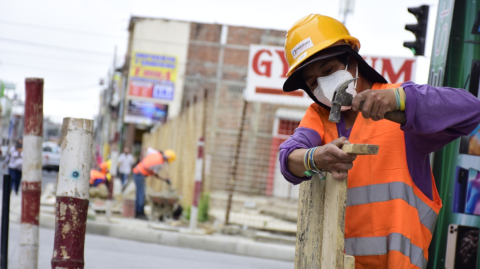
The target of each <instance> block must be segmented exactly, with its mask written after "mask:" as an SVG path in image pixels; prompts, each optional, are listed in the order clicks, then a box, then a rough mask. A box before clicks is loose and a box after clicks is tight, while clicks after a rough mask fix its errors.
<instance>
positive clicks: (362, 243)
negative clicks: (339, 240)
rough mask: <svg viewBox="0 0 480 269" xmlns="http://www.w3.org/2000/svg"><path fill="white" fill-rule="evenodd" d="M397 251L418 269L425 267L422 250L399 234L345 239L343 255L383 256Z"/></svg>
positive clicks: (425, 260)
mask: <svg viewBox="0 0 480 269" xmlns="http://www.w3.org/2000/svg"><path fill="white" fill-rule="evenodd" d="M387 250H388V251H399V252H401V253H402V254H403V255H405V256H407V257H409V258H410V262H411V263H412V264H414V265H416V266H418V267H420V268H425V267H426V266H427V259H425V257H424V255H423V250H422V248H420V247H418V246H415V245H414V244H412V243H410V239H408V238H407V237H405V236H403V235H402V234H399V233H391V234H389V235H388V236H379V237H356V238H346V239H345V253H347V254H348V255H354V256H367V255H385V254H387V252H388V251H387Z"/></svg>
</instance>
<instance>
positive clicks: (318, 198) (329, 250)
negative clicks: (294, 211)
mask: <svg viewBox="0 0 480 269" xmlns="http://www.w3.org/2000/svg"><path fill="white" fill-rule="evenodd" d="M342 150H343V151H345V152H347V153H352V154H357V155H370V154H377V152H378V146H377V145H365V144H346V145H344V146H343V147H342ZM298 203H299V208H298V210H299V214H298V229H297V244H296V248H295V268H296V269H304V268H320V269H331V268H336V269H353V268H355V258H354V257H353V256H349V255H346V254H345V253H344V245H345V234H344V229H345V209H346V204H347V180H343V181H339V180H335V179H333V177H332V174H330V173H327V178H326V180H321V179H320V177H319V176H318V175H316V176H314V177H313V178H312V179H311V180H310V181H305V182H303V183H302V184H301V185H300V199H299V200H298Z"/></svg>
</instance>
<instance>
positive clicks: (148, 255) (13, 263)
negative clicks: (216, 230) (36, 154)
mask: <svg viewBox="0 0 480 269" xmlns="http://www.w3.org/2000/svg"><path fill="white" fill-rule="evenodd" d="M56 178H57V173H55V172H44V173H43V175H42V188H44V187H45V185H46V184H48V183H56ZM2 179H3V177H0V189H1V188H2V184H3V180H2ZM0 196H1V192H0ZM14 196H15V194H12V199H19V197H14ZM0 207H1V199H0ZM0 214H1V213H0ZM19 236H20V225H19V224H16V223H10V232H9V258H8V259H9V266H8V268H9V269H17V268H18V255H19V254H18V244H19ZM53 238H54V231H53V230H50V229H44V228H40V249H39V261H38V268H42V269H47V268H51V265H50V261H51V257H52V252H53ZM293 267H294V266H293V263H291V262H283V261H275V260H266V259H259V258H252V257H246V256H238V255H231V254H225V253H215V252H207V251H201V250H193V249H185V248H177V247H170V246H162V245H157V244H149V243H142V242H136V241H128V240H122V239H117V238H110V237H105V236H98V235H90V234H87V235H86V242H85V269H105V268H116V269H130V268H132V269H133V268H135V269H137V268H142V269H149V268H152V269H153V268H167V269H169V268H175V269H203V268H205V269H257V268H258V269H260V268H261V269H287V268H288V269H291V268H293Z"/></svg>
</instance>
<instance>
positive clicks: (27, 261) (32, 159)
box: [19, 78, 43, 269]
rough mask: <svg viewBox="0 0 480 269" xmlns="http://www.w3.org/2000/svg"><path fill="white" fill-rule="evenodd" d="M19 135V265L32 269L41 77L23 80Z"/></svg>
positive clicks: (38, 187) (38, 178) (39, 176)
mask: <svg viewBox="0 0 480 269" xmlns="http://www.w3.org/2000/svg"><path fill="white" fill-rule="evenodd" d="M23 134H24V135H23V153H22V156H23V164H22V179H23V180H22V215H21V220H20V248H19V258H20V259H19V268H21V269H36V268H37V266H38V243H39V242H38V223H39V217H40V216H39V214H40V194H41V189H42V143H43V79H41V78H27V79H25V118H24V129H23Z"/></svg>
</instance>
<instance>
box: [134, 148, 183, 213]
mask: <svg viewBox="0 0 480 269" xmlns="http://www.w3.org/2000/svg"><path fill="white" fill-rule="evenodd" d="M176 158H177V155H176V153H175V152H174V151H173V150H170V149H167V150H165V151H158V150H153V149H151V148H149V150H148V151H147V153H146V156H145V157H144V158H143V160H142V161H140V162H139V163H138V164H137V165H136V166H135V167H134V168H133V180H134V181H135V185H136V199H135V217H136V218H139V219H147V216H146V215H145V213H144V211H143V208H144V206H145V178H146V177H147V176H154V177H156V178H158V179H160V180H163V181H165V182H166V183H167V184H168V185H170V184H171V183H170V179H168V178H162V177H160V176H159V175H158V172H160V169H161V168H162V167H163V166H164V165H166V164H169V163H172V162H173V161H175V159H176Z"/></svg>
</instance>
